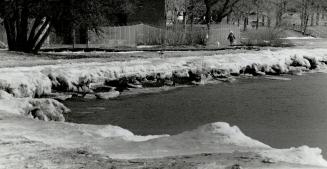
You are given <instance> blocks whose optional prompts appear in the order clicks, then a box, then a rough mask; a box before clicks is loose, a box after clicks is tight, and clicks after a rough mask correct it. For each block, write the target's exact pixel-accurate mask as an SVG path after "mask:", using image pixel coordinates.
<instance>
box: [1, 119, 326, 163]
mask: <svg viewBox="0 0 327 169" xmlns="http://www.w3.org/2000/svg"><path fill="white" fill-rule="evenodd" d="M0 128H1V133H0V142H1V140H8V139H9V138H11V139H13V138H15V139H16V140H17V139H18V140H19V139H24V140H25V141H24V142H31V143H33V142H40V143H43V144H45V145H47V149H55V148H56V147H60V148H65V149H71V148H83V149H86V150H87V151H89V152H92V153H95V154H103V155H107V156H109V157H111V158H114V159H117V158H118V159H134V158H159V157H165V156H178V155H193V154H200V153H235V152H251V153H255V154H257V156H258V157H259V158H262V159H266V160H267V161H268V160H269V161H271V162H273V163H278V162H287V163H295V164H303V165H314V166H325V167H327V162H326V161H325V160H324V159H323V158H322V156H321V150H320V149H318V148H309V147H306V146H305V147H300V148H291V149H284V150H279V149H273V148H271V147H270V146H268V145H265V144H263V143H261V142H259V141H257V140H254V139H251V138H249V137H247V136H245V135H244V134H243V133H242V132H241V131H240V129H239V128H238V127H236V126H230V125H229V124H227V123H221V122H218V123H212V124H207V125H204V126H201V127H199V128H197V129H195V130H193V131H188V132H184V133H181V134H178V135H175V136H167V135H162V136H136V135H134V134H133V133H131V132H130V131H128V130H125V129H122V128H120V127H117V126H111V125H105V126H96V125H81V124H71V123H60V122H42V121H35V120H28V119H26V120H22V119H20V120H17V119H16V120H15V119H11V120H6V119H5V120H3V121H1V123H0ZM8 145H9V143H7V146H8ZM1 146H4V144H3V145H2V144H0V148H1ZM28 146H29V144H25V146H24V147H25V148H26V149H31V147H28ZM31 146H32V145H31ZM14 147H15V146H13V148H14ZM7 148H8V147H7ZM33 149H34V150H38V149H40V150H44V147H34V148H33ZM15 151H17V150H15ZM19 153H20V154H19V155H20V156H23V157H22V158H24V156H26V158H28V157H29V156H30V154H28V153H27V154H26V152H25V151H24V149H21V150H20V151H19ZM10 155H11V154H10V153H9V154H8V156H7V157H9V156H10ZM5 161H6V157H5V155H3V154H1V155H0V164H6V163H5Z"/></svg>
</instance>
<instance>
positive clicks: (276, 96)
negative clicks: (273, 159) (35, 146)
mask: <svg viewBox="0 0 327 169" xmlns="http://www.w3.org/2000/svg"><path fill="white" fill-rule="evenodd" d="M289 78H291V80H270V79H266V78H264V77H261V78H253V79H252V78H251V79H238V80H237V81H236V82H235V83H222V84H215V85H205V86H197V87H187V88H179V89H176V90H172V91H166V92H161V93H156V94H143V95H136V96H128V97H120V98H118V99H115V100H110V101H105V100H68V101H65V103H64V104H65V105H67V106H68V107H69V108H71V109H72V113H71V114H69V115H67V117H66V118H67V120H68V121H70V122H74V123H86V124H111V125H117V126H120V127H123V128H125V129H128V130H130V131H132V132H133V133H135V134H138V135H150V134H151V135H157V134H171V135H172V134H178V133H181V132H183V131H187V130H191V129H194V128H197V127H198V126H201V125H203V124H207V123H211V122H228V123H230V124H231V125H237V126H238V127H239V128H240V129H241V130H242V131H243V132H244V133H245V134H246V135H248V136H250V137H252V138H254V139H257V140H259V141H262V142H264V143H265V144H268V145H270V146H272V147H274V148H289V147H292V146H301V145H308V146H310V147H320V148H321V149H323V155H324V156H325V157H327V74H322V73H316V74H305V75H303V76H290V77H289Z"/></svg>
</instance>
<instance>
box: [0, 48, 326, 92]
mask: <svg viewBox="0 0 327 169" xmlns="http://www.w3.org/2000/svg"><path fill="white" fill-rule="evenodd" d="M325 63H327V49H283V50H278V51H269V50H266V51H258V52H248V53H237V54H224V55H214V56H201V57H198V56H190V57H174V58H151V59H138V60H131V61H126V62H107V63H74V64H61V65H47V66H38V67H32V68H24V67H20V68H19V67H15V68H4V69H0V89H2V90H5V91H7V92H9V93H11V94H13V95H14V96H15V97H37V96H40V95H47V94H50V93H51V89H56V90H59V91H72V92H85V91H88V90H89V84H90V83H98V82H103V83H104V82H105V81H108V80H115V79H119V78H124V77H127V78H130V77H138V78H139V79H141V80H142V79H143V80H146V77H147V76H152V77H156V78H161V79H169V80H176V79H173V77H175V76H177V77H178V78H179V79H177V80H179V81H180V79H181V78H189V79H188V80H190V81H192V80H194V79H192V78H194V77H193V76H194V75H195V76H197V77H200V78H201V74H205V75H206V77H209V76H212V77H221V76H223V77H226V76H231V75H234V76H235V75H239V74H240V73H250V74H254V75H262V74H274V75H276V74H282V73H291V72H292V71H293V69H292V68H293V67H303V70H305V69H306V70H308V69H316V68H318V69H319V68H320V67H321V66H323V65H324V64H325ZM300 71H301V70H300ZM177 82H178V81H177Z"/></svg>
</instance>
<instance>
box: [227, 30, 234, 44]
mask: <svg viewBox="0 0 327 169" xmlns="http://www.w3.org/2000/svg"><path fill="white" fill-rule="evenodd" d="M227 39H228V40H229V42H230V45H231V46H232V45H233V44H234V41H235V39H236V37H235V35H234V33H233V31H230V33H229V35H228V37H227Z"/></svg>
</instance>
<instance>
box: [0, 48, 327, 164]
mask: <svg viewBox="0 0 327 169" xmlns="http://www.w3.org/2000/svg"><path fill="white" fill-rule="evenodd" d="M193 54H194V53H193ZM129 55H130V54H129ZM137 55H140V53H137ZM159 55H160V54H159ZM20 57H21V58H22V60H24V58H25V59H26V60H30V59H31V58H29V57H26V56H23V55H20V56H18V55H15V57H14V58H11V59H13V60H12V62H11V61H9V62H8V63H9V66H6V64H5V63H6V60H5V59H4V58H9V56H4V57H3V58H2V60H0V65H2V67H3V68H1V69H0V89H1V90H3V91H1V90H0V91H1V92H0V130H1V132H0V151H1V153H0V169H2V168H80V167H86V168H110V167H112V166H115V167H116V168H133V167H134V168H151V167H152V168H155V167H158V166H163V168H183V167H185V166H186V167H185V168H226V167H227V168H228V167H231V166H232V165H234V164H241V165H242V166H243V167H244V168H319V166H320V167H321V168H324V167H327V161H325V160H324V159H323V158H322V156H321V150H320V149H319V148H309V147H307V146H303V147H300V148H291V149H285V150H278V149H274V148H271V147H270V146H268V145H265V144H263V143H261V142H259V141H256V140H254V139H252V138H249V137H247V136H246V135H244V134H243V133H242V132H241V131H240V129H238V128H237V127H235V126H234V127H233V126H229V125H228V124H226V123H213V124H208V125H205V126H201V127H199V128H198V129H195V130H193V131H189V132H184V133H181V134H179V135H175V136H166V135H163V136H135V135H134V134H133V133H131V132H130V131H128V130H125V129H122V128H120V127H116V126H110V125H107V126H94V125H78V124H69V123H64V122H45V121H47V120H55V121H62V118H61V117H62V113H67V112H69V110H68V109H67V108H65V107H64V105H62V104H60V103H59V102H57V101H54V100H52V99H33V98H34V97H42V96H46V95H51V92H52V89H53V88H56V89H58V90H61V91H65V92H68V91H69V92H86V91H87V90H89V87H90V86H89V85H90V84H94V83H96V84H98V83H104V82H105V81H108V80H117V79H121V78H124V77H126V78H132V77H137V78H138V79H143V80H144V79H145V80H146V81H148V80H147V78H148V77H151V78H155V79H157V80H158V79H165V80H167V79H168V80H174V79H176V77H177V80H180V79H185V78H186V79H188V80H193V79H192V76H196V77H200V81H201V82H203V83H205V81H210V80H212V79H213V78H232V77H233V76H239V75H240V74H241V73H247V74H252V75H265V74H283V73H291V74H301V73H302V72H303V71H309V70H310V69H317V70H323V69H325V67H326V65H325V63H327V49H282V50H276V51H270V50H263V51H248V52H246V53H237V52H231V53H227V54H226V53H224V54H212V53H211V54H208V55H203V54H202V55H201V56H194V55H193V56H188V57H186V56H176V57H174V56H172V55H171V56H170V57H161V56H159V57H149V58H147V57H146V58H143V57H140V58H137V59H129V60H127V61H112V60H110V59H108V58H96V59H94V58H90V59H85V58H84V59H77V60H66V59H62V60H53V58H42V59H41V58H38V57H35V56H32V60H33V62H34V61H35V62H34V63H32V62H30V64H28V65H25V64H24V63H23V61H21V62H16V61H14V60H15V59H17V60H19V59H18V58H20ZM0 58H1V57H0ZM34 59H35V60H34ZM106 59H108V60H106ZM89 61H91V62H89ZM35 63H39V64H40V65H37V66H36V65H33V64H35ZM13 66H14V67H13ZM24 66H25V67H24ZM195 79H197V78H195ZM4 91H6V92H4ZM36 116H38V117H42V118H41V119H42V120H45V121H38V120H35V119H33V117H36ZM194 154H201V155H194ZM167 156H179V157H174V158H162V157H167ZM108 157H110V158H108ZM112 158H113V159H122V160H113V159H112ZM135 158H137V159H139V160H136V161H131V160H130V159H135ZM149 158H159V159H149ZM184 158H185V159H187V160H183V159H184ZM128 159H129V160H128ZM172 159H174V160H172ZM183 161H184V162H183Z"/></svg>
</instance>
